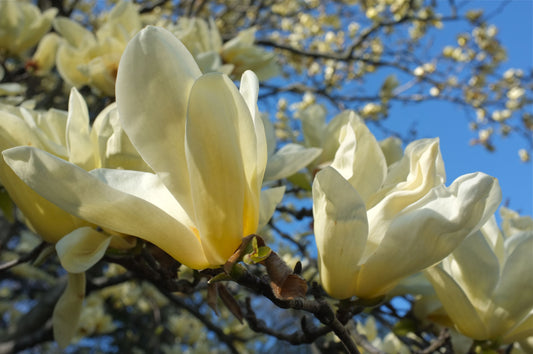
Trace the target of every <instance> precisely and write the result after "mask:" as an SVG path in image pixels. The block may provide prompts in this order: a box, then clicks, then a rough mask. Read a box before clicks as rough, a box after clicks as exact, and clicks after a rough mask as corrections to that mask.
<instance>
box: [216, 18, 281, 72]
mask: <svg viewBox="0 0 533 354" xmlns="http://www.w3.org/2000/svg"><path fill="white" fill-rule="evenodd" d="M255 32H256V29H255V28H254V27H252V28H247V29H245V30H243V31H241V32H239V34H237V36H236V37H235V38H233V39H231V40H229V41H228V42H226V43H224V45H223V46H222V52H221V53H220V55H221V56H222V59H223V60H224V62H225V63H230V64H232V65H234V69H233V72H232V74H233V75H235V76H239V75H241V74H242V73H243V72H244V71H246V70H252V71H254V72H255V73H257V76H258V77H259V79H260V80H267V79H270V78H272V77H274V76H277V75H279V73H280V67H279V65H278V64H277V63H276V58H275V55H274V53H271V52H268V51H266V50H265V49H263V48H261V47H259V46H256V45H254V42H255Z"/></svg>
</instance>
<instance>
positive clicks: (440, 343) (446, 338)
mask: <svg viewBox="0 0 533 354" xmlns="http://www.w3.org/2000/svg"><path fill="white" fill-rule="evenodd" d="M450 340H451V337H450V330H449V329H448V328H444V329H443V330H442V331H440V333H439V336H438V338H437V339H436V340H434V341H432V342H431V345H429V346H428V347H427V348H424V349H423V350H420V351H418V352H417V354H431V353H435V352H440V351H439V350H438V349H439V348H442V347H448V346H450V345H451V344H450Z"/></svg>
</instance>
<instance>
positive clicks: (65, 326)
mask: <svg viewBox="0 0 533 354" xmlns="http://www.w3.org/2000/svg"><path fill="white" fill-rule="evenodd" d="M84 298H85V273H77V274H72V273H69V274H68V283H67V287H66V289H65V291H64V292H63V295H61V297H60V298H59V301H58V302H57V303H56V306H55V307H54V313H53V315H52V326H53V329H54V339H55V340H56V342H57V344H58V345H59V347H60V348H66V347H67V346H68V345H69V344H70V341H71V340H72V338H73V337H74V335H75V334H76V330H77V329H78V321H79V319H80V314H81V308H82V305H83V299H84Z"/></svg>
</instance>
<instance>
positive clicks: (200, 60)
mask: <svg viewBox="0 0 533 354" xmlns="http://www.w3.org/2000/svg"><path fill="white" fill-rule="evenodd" d="M165 28H167V29H168V30H170V31H171V32H172V33H174V35H175V36H176V37H177V38H178V39H179V40H180V41H181V42H182V43H183V44H184V45H185V47H187V49H188V50H189V51H190V52H191V54H192V56H193V57H194V59H195V60H196V63H197V64H198V66H199V67H200V70H202V72H203V73H207V72H212V71H216V72H221V73H224V74H227V75H230V74H231V72H232V71H233V68H234V65H232V64H230V63H226V64H225V63H223V62H222V57H221V56H220V52H221V51H222V37H221V35H220V32H219V31H218V28H217V27H216V24H215V22H214V21H213V20H210V21H209V22H207V21H205V20H203V19H201V18H188V17H180V18H179V19H178V20H177V22H176V24H170V25H166V26H165Z"/></svg>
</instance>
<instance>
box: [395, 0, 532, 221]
mask: <svg viewBox="0 0 533 354" xmlns="http://www.w3.org/2000/svg"><path fill="white" fill-rule="evenodd" d="M500 4H501V1H500V0H477V1H472V4H471V5H470V6H469V8H482V9H486V12H487V13H490V12H492V11H493V10H495V9H496V8H498V6H499V5H500ZM532 18H533V1H532V0H513V1H511V2H510V3H509V5H507V7H506V8H505V10H504V11H503V12H501V13H499V14H498V15H497V16H495V17H493V18H492V21H491V22H492V23H494V24H495V25H496V26H497V27H498V29H499V36H498V38H499V39H500V40H501V42H502V43H503V45H504V47H505V48H506V49H507V55H508V60H507V61H506V62H504V63H503V65H502V69H503V70H502V72H503V71H505V70H506V69H509V68H513V67H514V68H522V69H524V71H527V70H529V69H531V67H532V66H533V21H532ZM452 26H453V25H452ZM452 26H450V27H445V28H443V29H442V30H440V31H439V33H438V35H439V36H441V37H440V38H439V41H440V40H441V39H442V40H444V41H446V40H448V38H447V37H449V40H450V42H449V44H453V42H452V41H453V39H454V38H455V37H454V36H455V34H456V33H458V32H459V30H458V29H459V27H457V28H453V27H452ZM529 109H530V110H532V107H529ZM532 113H533V112H532ZM406 121H417V130H418V132H419V137H420V138H421V137H434V136H439V137H440V141H441V151H442V155H443V158H444V163H445V166H446V172H447V184H450V183H451V182H452V181H453V180H454V179H455V178H457V177H459V176H460V175H463V174H465V173H470V172H476V171H482V172H485V173H487V174H490V175H492V176H494V177H497V178H498V180H499V182H500V185H501V187H502V192H503V201H504V202H506V201H507V202H508V206H509V207H510V208H512V209H514V210H517V211H519V212H520V213H521V214H523V215H533V214H532V213H533V210H532V209H533V164H532V163H531V162H529V163H522V162H520V159H519V157H518V153H517V152H518V149H520V148H524V147H526V144H525V143H524V141H523V139H518V138H513V137H510V138H505V139H503V138H497V139H495V140H494V142H495V145H496V151H495V152H493V153H490V152H487V151H486V150H485V149H484V148H482V147H480V146H470V145H469V141H470V139H472V138H475V137H476V136H477V134H476V133H475V132H472V131H470V130H469V129H468V121H467V118H466V116H465V112H464V111H463V109H462V108H460V107H456V106H453V105H451V104H447V103H435V102H431V103H424V104H420V105H410V106H407V107H395V108H394V111H391V116H390V121H389V122H388V124H390V126H394V125H397V126H400V125H403V126H405V124H406Z"/></svg>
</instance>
